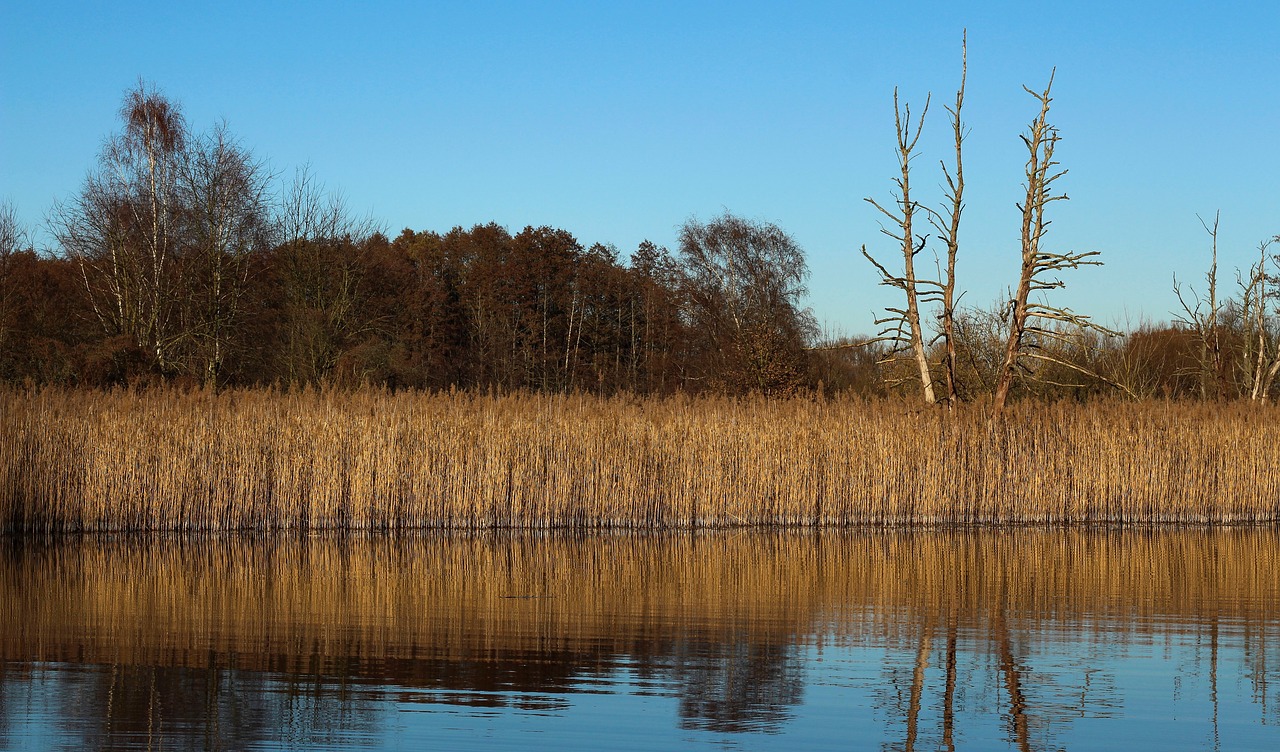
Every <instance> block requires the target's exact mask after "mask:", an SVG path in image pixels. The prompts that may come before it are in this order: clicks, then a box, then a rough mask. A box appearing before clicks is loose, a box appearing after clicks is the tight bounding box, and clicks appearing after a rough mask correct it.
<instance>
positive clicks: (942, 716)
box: [0, 529, 1280, 750]
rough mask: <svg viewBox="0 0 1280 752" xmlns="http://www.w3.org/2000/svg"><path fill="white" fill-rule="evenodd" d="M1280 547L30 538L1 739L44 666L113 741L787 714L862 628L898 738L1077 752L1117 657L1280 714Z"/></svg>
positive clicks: (81, 713) (2, 683)
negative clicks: (987, 735)
mask: <svg viewBox="0 0 1280 752" xmlns="http://www.w3.org/2000/svg"><path fill="white" fill-rule="evenodd" d="M1278 552H1280V536H1278V535H1277V534H1276V532H1274V531H1270V530H1257V529H1218V530H1207V529H1206V530H1192V531H1186V530H1183V531H1158V530H1146V531H1132V530H1131V531H1084V530H1074V531H1053V530H1007V531H974V532H963V531H962V532H947V533H926V532H916V533H892V532H858V533H839V534H837V533H822V534H817V533H799V532H797V533H771V534H763V533H716V534H708V535H689V534H682V535H673V536H666V537H664V536H624V535H618V536H596V537H588V538H572V537H558V536H530V535H519V536H507V535H473V536H466V537H456V536H455V537H441V536H423V537H399V538H377V537H372V538H364V537H332V538H301V539H299V538H295V539H280V538H272V539H261V538H243V537H219V538H208V539H195V540H193V539H190V538H187V539H138V538H122V539H101V538H98V539H86V540H82V541H77V542H61V543H56V544H48V545H40V544H31V543H25V544H20V543H15V542H10V543H8V544H6V547H5V549H4V555H3V557H2V560H0V601H3V602H4V603H5V604H6V607H5V608H4V609H0V658H3V660H4V661H5V662H6V663H4V664H0V665H3V666H5V667H4V668H3V672H2V673H0V734H3V733H4V730H5V726H4V724H5V723H6V722H9V723H10V724H12V720H11V719H12V718H13V715H14V711H13V710H12V708H13V707H14V706H15V705H17V704H22V703H24V702H25V703H27V704H30V702H29V701H30V698H31V696H32V695H31V693H32V692H33V691H34V690H33V689H32V687H33V686H34V685H35V683H37V680H38V679H40V677H39V676H37V675H39V674H42V672H43V674H44V675H45V678H44V679H40V680H41V681H45V680H48V681H55V682H60V683H61V686H59V687H58V689H57V691H56V692H55V693H54V694H55V695H56V696H58V697H60V698H61V700H60V702H61V703H62V707H61V708H59V710H58V711H57V714H58V715H59V716H61V717H63V718H66V719H67V721H66V723H68V724H71V725H72V726H74V728H75V733H76V734H78V735H79V738H81V739H82V740H83V743H84V744H85V745H87V746H88V747H90V748H99V747H105V746H110V744H108V743H107V742H106V740H108V739H112V738H120V737H127V738H142V736H143V735H144V734H154V733H156V730H157V729H162V728H183V729H187V730H188V733H189V734H191V735H194V736H202V737H205V738H207V740H210V741H209V743H208V744H206V745H204V746H210V747H219V746H220V747H222V748H228V749H230V748H237V747H240V748H243V747H245V746H248V745H250V744H253V743H256V740H259V739H264V738H266V737H267V736H268V735H272V734H275V735H276V736H274V737H272V738H275V739H277V741H278V740H279V734H280V733H288V734H292V735H295V736H296V737H297V738H299V739H313V740H314V739H326V738H337V737H338V736H343V735H352V734H354V735H356V736H358V737H359V736H366V735H374V734H376V733H378V725H379V723H380V721H379V717H380V716H379V712H378V710H377V708H378V707H379V704H380V703H385V702H386V701H388V700H395V701H397V702H410V703H448V704H451V705H456V706H469V707H474V708H511V709H524V710H532V711H537V712H548V713H557V712H567V711H568V710H569V709H571V707H572V704H573V695H574V693H576V692H580V691H587V690H590V691H610V692H623V693H626V692H639V693H656V694H660V695H663V696H674V697H675V698H677V713H678V714H679V717H678V718H677V719H675V720H674V722H675V723H676V724H678V725H679V726H680V727H682V728H687V729H703V730H710V731H715V732H726V733H743V732H758V731H780V730H785V728H786V727H787V725H788V724H789V723H791V722H792V721H793V719H795V718H796V716H797V715H798V714H799V713H800V712H801V708H802V707H803V705H804V703H805V702H806V697H807V696H808V694H809V693H810V687H809V685H810V684H813V683H815V682H821V681H823V678H822V669H821V667H820V666H819V665H818V664H815V663H814V662H813V660H812V656H814V655H818V656H821V655H823V654H827V653H829V652H830V651H839V650H849V649H856V650H860V651H863V652H862V653H859V654H860V655H861V654H866V652H867V651H868V650H869V651H871V652H870V654H871V655H877V656H879V657H878V658H877V659H876V660H878V661H879V662H880V668H879V669H878V677H879V678H877V679H876V680H875V681H870V682H867V683H866V685H865V686H861V687H857V688H855V689H856V690H857V692H861V693H863V694H862V695H856V693H855V695H856V696H859V697H861V696H865V697H867V698H869V699H868V702H869V704H872V705H874V707H875V712H876V713H877V714H878V715H879V716H880V720H881V721H882V723H883V725H884V726H885V727H886V728H888V729H889V731H888V732H887V733H888V734H889V735H890V736H889V739H888V746H890V747H891V748H895V749H904V750H913V749H926V748H928V749H937V748H941V749H956V748H957V747H959V746H963V740H964V739H965V738H972V735H973V734H974V733H977V732H976V731H975V729H976V728H977V727H978V726H980V725H982V724H984V723H988V722H989V721H990V719H991V718H993V717H998V718H999V724H1000V728H999V734H1000V735H1001V737H1002V738H1003V739H1004V740H1005V741H1006V743H1007V744H1008V745H1009V746H1010V747H1012V748H1015V749H1021V750H1031V749H1049V748H1055V749H1056V748H1057V747H1056V746H1055V743H1056V742H1057V741H1058V740H1059V739H1060V737H1062V735H1063V734H1066V733H1068V732H1069V731H1070V729H1071V727H1072V725H1073V724H1075V723H1078V722H1080V721H1081V720H1082V719H1085V720H1088V719H1096V718H1105V717H1110V716H1116V715H1118V714H1121V713H1123V711H1124V706H1125V698H1124V697H1123V696H1122V694H1121V693H1120V691H1119V690H1118V688H1117V684H1118V682H1117V676H1116V668H1115V667H1116V666H1117V665H1118V662H1119V661H1122V660H1123V659H1124V658H1125V657H1126V656H1127V655H1129V654H1131V653H1132V652H1133V651H1135V650H1158V649H1162V648H1161V646H1164V647H1163V649H1164V650H1165V651H1166V652H1168V649H1169V648H1168V646H1170V645H1175V646H1176V645H1183V646H1189V648H1188V650H1182V651H1180V652H1178V653H1177V655H1179V656H1181V660H1183V661H1184V662H1186V663H1187V665H1185V666H1181V667H1180V671H1179V674H1180V677H1179V681H1180V682H1182V684H1180V685H1179V686H1180V689H1179V690H1178V691H1182V692H1185V693H1187V694H1189V695H1196V697H1195V701H1196V702H1202V703H1205V706H1206V708H1210V710H1209V711H1208V712H1211V713H1213V719H1214V721H1215V726H1214V728H1215V733H1216V720H1217V712H1218V710H1217V703H1218V699H1219V683H1220V680H1219V674H1220V673H1221V672H1222V671H1223V668H1222V666H1223V665H1224V664H1223V662H1222V661H1223V655H1225V654H1226V653H1227V652H1229V653H1230V656H1231V658H1230V664H1231V666H1232V668H1231V669H1230V670H1232V671H1239V672H1241V673H1242V675H1243V677H1244V679H1245V683H1247V685H1248V686H1249V688H1250V689H1249V692H1250V702H1251V703H1252V707H1253V710H1252V711H1251V712H1252V713H1254V714H1256V716H1257V719H1258V722H1259V723H1263V722H1265V723H1271V724H1274V723H1277V722H1280V714H1278V713H1277V710H1276V708H1277V707H1278V705H1277V703H1278V702H1280V697H1277V694H1278V693H1277V691H1276V689H1275V686H1276V685H1275V679H1276V671H1277V669H1276V661H1277V660H1278V659H1280V656H1277V655H1276V653H1277V648H1276V645H1277V641H1276V640H1277V632H1280V618H1278V614H1277V604H1280V583H1278V582H1277V579H1276V578H1275V577H1274V573H1275V572H1276V571H1280V569H1278V568H1277V553H1278ZM1064 646H1065V647H1064ZM1224 651H1226V652H1224ZM46 664H49V665H46ZM68 665H74V666H81V667H91V668H92V670H84V671H79V672H64V671H59V670H57V669H56V667H57V666H68ZM50 666H52V667H50ZM50 675H51V676H53V677H54V678H52V679H49V678H48V677H49V676H50ZM1201 695H1203V696H1201ZM15 697H17V698H25V699H21V700H15V699H14V698H15ZM246 697H253V698H256V699H254V700H253V701H252V702H245V701H244V698H246ZM993 714H998V716H993ZM281 729H283V730H284V731H283V732H282V731H280V730H281ZM232 730H234V735H233V731H232ZM343 738H347V737H346V736H343ZM214 740H216V743H215V741H214Z"/></svg>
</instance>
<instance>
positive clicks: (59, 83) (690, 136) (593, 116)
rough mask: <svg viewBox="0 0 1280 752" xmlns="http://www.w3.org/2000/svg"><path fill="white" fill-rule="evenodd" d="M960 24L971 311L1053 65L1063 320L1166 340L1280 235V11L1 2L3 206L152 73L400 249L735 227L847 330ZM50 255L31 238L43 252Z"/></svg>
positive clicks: (50, 184)
mask: <svg viewBox="0 0 1280 752" xmlns="http://www.w3.org/2000/svg"><path fill="white" fill-rule="evenodd" d="M966 27H967V28H968V31H969V91H968V98H967V102H966V110H967V121H968V126H969V128H970V129H971V135H970V136H969V140H968V142H967V150H966V155H965V157H966V167H967V177H968V180H969V188H968V197H969V208H968V213H967V215H966V223H965V225H964V227H963V229H962V244H963V247H962V250H961V254H962V255H961V261H960V269H959V274H960V285H961V287H963V288H965V289H967V290H968V294H967V296H966V297H965V299H964V300H965V302H967V303H976V304H982V305H986V304H988V303H990V302H991V301H993V300H995V299H996V297H997V296H998V295H1000V294H1001V292H1002V290H1003V289H1004V288H1006V287H1008V286H1009V285H1011V284H1012V283H1013V281H1014V279H1015V275H1016V273H1017V233H1018V216H1017V210H1016V209H1015V208H1014V204H1015V202H1016V201H1017V200H1018V197H1019V192H1020V190H1021V187H1020V186H1021V181H1022V165H1023V161H1024V159H1025V149H1024V147H1023V146H1022V144H1021V142H1020V141H1019V139H1018V134H1019V133H1020V132H1022V130H1023V129H1024V128H1025V126H1026V124H1027V123H1028V122H1029V121H1030V119H1031V118H1032V116H1033V115H1034V114H1035V113H1034V102H1033V101H1032V100H1031V98H1030V97H1029V96H1027V95H1026V94H1025V93H1024V92H1022V90H1021V86H1022V84H1024V83H1025V84H1028V85H1030V86H1032V87H1033V88H1034V87H1041V86H1043V85H1044V83H1045V81H1046V80H1047V77H1048V75H1049V71H1050V69H1052V68H1053V67H1054V66H1056V67H1057V70H1058V74H1057V81H1056V84H1055V95H1056V101H1055V105H1054V113H1053V116H1052V120H1053V121H1054V122H1055V123H1057V125H1058V126H1059V127H1060V128H1061V132H1062V136H1063V141H1062V142H1061V145H1060V147H1059V156H1060V158H1061V160H1062V162H1063V165H1064V166H1065V167H1066V168H1068V169H1069V170H1070V173H1069V174H1068V175H1067V176H1066V177H1065V178H1063V180H1062V181H1061V185H1062V186H1063V187H1064V188H1065V190H1066V191H1067V193H1068V194H1069V195H1070V196H1071V199H1072V200H1071V201H1069V202H1065V203H1058V204H1056V205H1055V207H1054V208H1055V211H1054V213H1053V217H1052V218H1053V219H1054V222H1055V223H1054V226H1053V229H1052V231H1051V233H1050V236H1049V245H1050V247H1051V248H1059V249H1074V250H1099V251H1101V252H1102V254H1103V255H1102V258H1103V260H1104V261H1105V263H1106V266H1104V267H1102V268H1100V269H1087V270H1082V271H1078V272H1075V273H1072V274H1071V275H1070V276H1068V278H1067V280H1068V287H1067V289H1066V290H1065V291H1064V292H1063V293H1058V294H1057V297H1055V298H1054V300H1056V301H1057V302H1059V303H1063V304H1068V305H1071V306H1073V307H1075V308H1077V309H1079V310H1081V311H1083V312H1089V313H1093V314H1095V315H1096V316H1097V317H1099V318H1100V319H1101V320H1102V321H1104V322H1107V323H1115V324H1119V325H1121V326H1124V325H1126V323H1136V322H1137V321H1138V320H1140V319H1143V318H1146V319H1151V320H1165V319H1167V318H1168V316H1169V312H1170V311H1171V310H1172V309H1173V308H1174V307H1175V306H1176V301H1175V300H1174V298H1173V296H1172V293H1171V290H1170V287H1171V281H1172V278H1173V275H1174V274H1175V273H1177V274H1178V275H1179V277H1180V278H1185V279H1187V280H1188V281H1192V282H1195V281H1197V280H1198V278H1199V276H1200V275H1202V274H1203V270H1204V267H1205V265H1206V260H1207V253H1208V243H1207V237H1206V236H1205V234H1204V231H1203V230H1202V229H1201V227H1200V225H1199V222H1198V221H1197V219H1196V214H1197V213H1200V214H1202V215H1204V216H1206V217H1210V216H1211V215H1212V214H1213V212H1214V211H1215V210H1218V209H1221V211H1222V231H1221V236H1220V252H1221V255H1222V263H1223V266H1224V269H1225V270H1226V272H1227V276H1228V277H1230V276H1231V274H1232V272H1231V269H1232V268H1233V267H1236V266H1241V267H1243V266H1247V264H1248V263H1250V261H1251V260H1252V259H1253V258H1254V255H1255V251H1254V249H1255V248H1256V245H1257V243H1258V242H1259V241H1260V240H1262V239H1264V238H1266V237H1270V236H1272V235H1274V234H1276V233H1280V148H1277V135H1276V134H1277V132H1280V130H1278V129H1280V96H1277V94H1278V93H1280V52H1278V50H1277V46H1276V40H1277V38H1278V35H1280V3H1275V2H1252V3H1243V2H1235V3H1232V2H1224V3H1212V4H1211V3H1199V2H1176V1H1170V2H1159V3H1154V2H1129V3H1116V2H1075V3H1065V4H1064V3H1045V2H1028V1H1027V0H1023V1H1022V2H1010V3H997V2H983V3H972V4H970V3H961V2H955V1H949V2H917V3H806V2H788V3H755V2H741V1H739V2H690V1H686V2H675V3H658V2H649V3H634V4H632V3H622V2H595V3H532V2H528V3H523V2H522V3H490V2H469V3H417V2H414V3H367V4H366V3H329V2H307V3H270V2H267V3H262V4H259V3H236V2H222V3H216V4H209V5H204V4H200V3H174V2H128V3H120V2H112V3H96V2H80V3H63V2H56V0H50V1H47V2H25V1H24V0H17V1H16V2H15V0H9V2H6V3H4V4H3V6H2V7H0V198H7V199H9V200H10V201H12V202H13V203H14V204H15V205H16V206H17V208H18V211H19V214H20V216H21V217H22V218H23V219H24V220H25V221H27V222H28V223H29V224H32V225H39V224H40V223H41V222H42V218H43V216H44V214H45V212H46V211H47V210H48V208H49V206H50V205H51V204H52V202H53V201H54V200H55V199H56V198H66V197H67V196H69V195H71V194H73V193H74V192H75V191H76V190H77V189H78V188H79V187H80V185H81V183H82V181H83V179H84V176H85V173H86V172H87V171H88V170H89V169H90V168H91V167H92V166H93V165H94V162H95V159H96V155H97V152H98V150H99V148H100V146H101V144H102V141H103V139H104V138H105V137H106V136H107V135H109V134H110V133H111V132H113V131H114V130H116V129H117V127H118V123H117V120H116V112H117V110H118V108H119V105H120V101H121V98H122V96H123V94H124V92H125V91H126V90H127V89H129V88H130V87H132V86H134V85H135V84H136V82H137V81H138V79H139V77H141V78H144V79H146V80H147V81H149V82H152V83H154V84H155V85H157V86H158V87H160V88H161V89H162V90H163V91H164V92H165V93H166V94H167V95H168V96H169V97H171V98H172V99H175V100H178V101H179V102H181V104H182V105H183V107H184V110H185V113H186V115H187V118H188V121H189V122H190V124H191V125H192V126H193V127H194V128H198V129H203V128H207V127H208V126H210V125H212V124H213V123H214V122H216V121H217V120H219V119H226V120H227V122H228V123H229V125H230V127H231V130H232V131H233V132H234V133H235V134H237V135H238V136H239V137H240V138H241V140H242V141H243V143H244V144H245V145H246V146H248V147H250V148H251V149H253V150H254V152H255V153H256V154H257V155H259V156H261V157H265V158H267V159H268V160H269V161H270V163H271V165H272V166H273V167H274V168H275V169H276V170H278V171H279V172H281V173H282V174H286V175H287V174H289V173H291V171H292V170H293V169H294V168H295V167H296V166H298V165H301V164H305V163H310V164H311V166H312V169H313V171H314V172H315V174H316V175H317V177H319V178H320V179H322V180H324V181H325V182H326V183H327V184H328V185H329V186H330V187H333V188H337V189H340V190H341V191H342V192H343V194H344V195H345V196H346V198H347V200H348V202H349V203H350V205H351V206H352V207H354V208H356V209H357V210H360V211H361V212H363V211H369V212H371V213H372V214H373V215H374V216H375V217H376V218H377V219H378V220H380V222H381V223H382V224H383V226H384V227H386V228H387V230H388V231H389V232H390V233H391V234H392V235H394V234H395V233H396V232H398V231H399V230H400V229H401V228H403V227H411V228H414V229H417V230H424V229H425V230H438V231H445V230H448V229H449V228H450V227H452V226H455V225H464V226H469V225H471V224H473V223H476V222H488V221H496V222H498V223H500V224H502V225H505V226H507V227H509V228H511V229H512V230H513V231H514V230H518V229H520V228H521V227H523V226H525V225H527V224H533V225H541V224H549V225H554V226H558V227H563V228H564V229H567V230H569V231H571V232H572V233H574V234H575V235H576V236H577V237H578V238H579V240H580V241H582V242H583V243H584V245H585V244H590V243H593V242H605V243H613V244H615V245H617V246H618V247H619V248H620V249H621V250H622V251H623V253H624V255H625V254H627V253H629V252H630V251H631V250H633V249H634V248H635V246H636V245H637V244H638V243H639V242H640V241H641V240H643V239H645V238H648V239H651V240H653V241H654V242H656V243H659V244H663V245H667V246H669V247H672V248H673V249H674V243H675V237H676V232H677V228H678V226H679V225H680V224H681V222H683V221H684V220H685V219H686V218H688V217H690V216H692V215H696V216H698V217H700V218H709V217H711V216H713V215H715V214H717V213H719V212H720V211H721V210H722V209H728V210H730V211H732V212H734V213H737V214H742V215H745V216H749V217H752V218H756V219H761V220H767V221H771V222H774V223H776V224H778V225H780V226H782V227H783V228H784V229H786V230H787V231H789V232H790V233H791V234H792V235H793V236H794V237H795V238H796V239H797V240H798V241H799V242H800V243H801V245H803V247H804V248H805V250H806V252H807V253H808V257H809V264H810V269H811V271H812V274H813V278H812V280H811V283H810V288H811V297H810V304H811V305H812V307H813V309H814V311H815V312H816V313H817V315H818V317H819V319H820V320H821V321H823V322H824V323H825V324H827V326H828V327H829V329H831V330H833V331H836V332H845V333H856V332H866V331H869V330H870V329H871V317H872V312H873V311H874V310H875V309H878V308H881V307H882V306H884V305H885V304H892V303H894V302H896V298H894V297H893V291H891V290H888V289H887V288H880V287H877V285H876V279H875V277H874V275H873V270H872V269H871V268H870V266H869V265H868V264H867V263H866V262H865V261H864V260H863V259H862V258H861V257H860V256H859V255H858V247H859V246H860V245H861V244H862V243H864V242H865V243H867V244H868V245H869V246H870V247H871V248H872V249H874V250H877V251H879V252H880V253H881V254H882V255H884V256H886V257H887V256H888V254H889V253H890V252H891V250H892V249H891V247H890V241H889V240H888V239H887V238H884V237H882V236H880V235H879V233H878V223H877V215H876V213H875V210H874V209H873V208H872V207H870V206H869V205H867V204H865V203H864V202H863V201H862V198H863V197H865V196H875V197H878V198H880V199H887V198H888V191H889V188H890V180H891V179H892V178H893V176H894V171H895V162H894V152H893V141H892V139H893V132H892V128H893V120H892V109H891V107H892V104H891V103H892V93H893V87H894V86H895V85H897V86H899V87H900V89H901V92H902V95H903V96H904V97H905V98H907V99H909V100H910V101H912V102H915V103H917V104H918V103H920V102H923V100H924V96H925V94H926V93H927V92H929V91H932V92H933V93H934V97H935V99H934V108H933V109H932V110H931V113H930V115H931V119H930V120H929V122H928V123H927V125H926V135H925V138H924V140H923V141H922V143H921V156H920V158H919V160H918V162H917V163H916V170H917V172H916V176H915V182H916V185H917V187H918V188H919V195H920V197H921V198H922V199H924V200H926V201H929V202H934V201H936V200H938V198H939V193H940V191H939V182H940V176H939V173H938V172H937V161H938V160H939V159H942V158H945V157H948V156H949V152H948V149H949V143H948V141H949V133H948V126H947V122H946V119H945V113H944V112H943V110H942V108H941V105H942V104H943V103H944V102H947V101H949V100H950V99H951V97H952V96H953V95H954V90H955V86H956V84H957V82H958V78H959V72H960V71H959V68H960V65H959V64H960V37H961V30H962V29H964V28H966ZM37 237H41V236H40V235H37Z"/></svg>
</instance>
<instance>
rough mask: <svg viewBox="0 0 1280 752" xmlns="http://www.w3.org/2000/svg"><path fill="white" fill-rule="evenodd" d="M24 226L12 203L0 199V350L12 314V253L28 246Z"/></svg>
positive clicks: (5, 340)
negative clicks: (10, 280)
mask: <svg viewBox="0 0 1280 752" xmlns="http://www.w3.org/2000/svg"><path fill="white" fill-rule="evenodd" d="M29 243H30V241H29V238H28V236H27V231H26V228H25V227H23V226H22V223H21V222H19V221H18V212H17V209H15V208H14V206H13V204H11V203H9V202H8V201H0V352H2V351H4V350H5V349H6V348H7V347H8V345H9V337H10V331H11V327H12V322H11V317H12V316H13V305H14V304H13V291H12V290H11V288H10V283H9V277H10V269H11V265H12V259H13V255H14V254H15V253H18V252H19V251H23V250H26V249H27V248H28V247H29Z"/></svg>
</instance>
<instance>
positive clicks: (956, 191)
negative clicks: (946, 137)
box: [929, 33, 969, 410]
mask: <svg viewBox="0 0 1280 752" xmlns="http://www.w3.org/2000/svg"><path fill="white" fill-rule="evenodd" d="M968 77H969V37H968V34H967V33H966V34H965V35H964V37H963V38H962V41H961V44H960V88H959V89H957V90H956V104H955V107H954V108H952V107H948V108H947V112H948V113H949V114H950V115H951V128H952V131H953V132H954V133H955V148H956V169H955V173H954V174H952V172H951V171H950V170H948V169H947V164H946V162H941V163H940V164H941V165H942V176H943V177H944V178H946V181H947V190H946V195H945V200H946V205H945V206H944V207H943V212H942V214H941V215H938V214H932V213H931V215H930V217H929V222H930V224H932V225H933V227H934V228H935V229H936V230H937V231H938V232H939V233H940V234H941V236H942V238H943V240H944V241H945V242H946V244H947V265H946V271H945V272H943V271H942V270H939V274H938V277H939V280H938V282H939V290H938V296H939V298H940V302H941V303H942V312H941V314H940V315H939V319H940V320H941V324H942V332H941V333H940V334H939V335H938V336H939V337H941V339H942V345H943V355H942V363H943V373H944V374H945V375H946V379H947V394H946V397H945V398H944V399H946V402H947V408H948V409H949V410H951V409H954V408H955V404H956V400H957V399H958V398H959V381H958V379H957V376H956V370H957V369H956V323H955V312H956V303H957V302H958V301H957V299H956V254H957V252H958V251H959V249H960V215H961V214H963V213H964V123H963V121H962V120H961V118H960V109H961V108H962V107H964V85H965V81H966V79H968Z"/></svg>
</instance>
